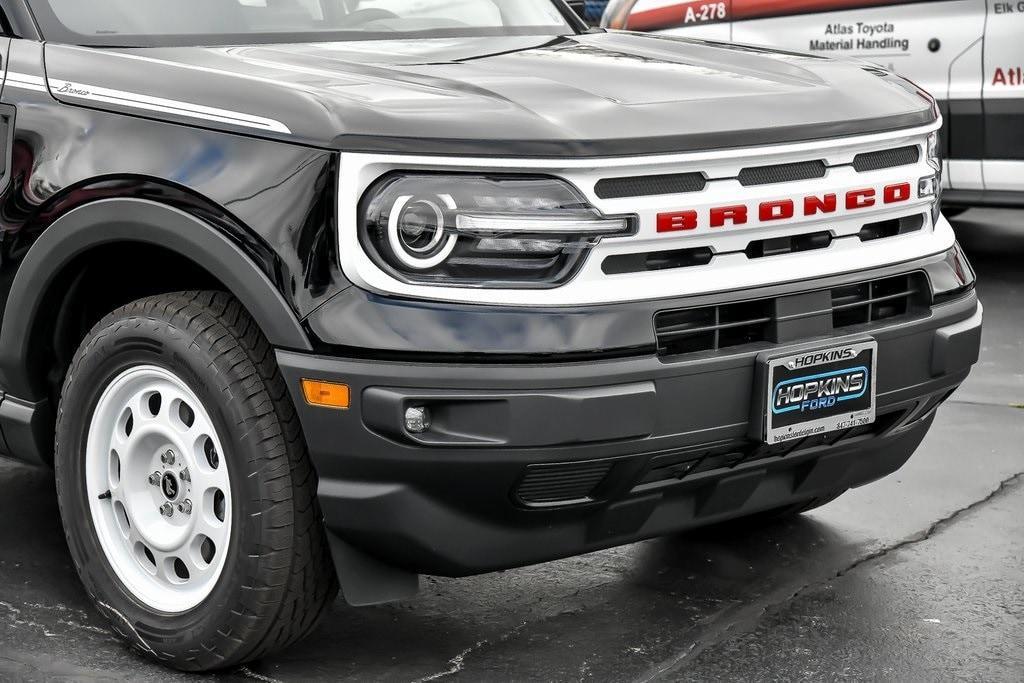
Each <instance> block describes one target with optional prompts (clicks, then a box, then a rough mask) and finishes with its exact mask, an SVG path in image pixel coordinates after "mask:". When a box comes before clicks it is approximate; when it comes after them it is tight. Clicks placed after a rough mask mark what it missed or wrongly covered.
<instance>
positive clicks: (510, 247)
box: [359, 174, 636, 288]
mask: <svg viewBox="0 0 1024 683" xmlns="http://www.w3.org/2000/svg"><path fill="white" fill-rule="evenodd" d="M635 231H636V219H635V217H632V216H612V217H609V216H605V215H603V214H602V213H601V212H600V211H598V210H597V209H596V208H594V207H592V206H590V204H589V203H588V202H587V200H586V198H584V197H583V196H582V195H581V194H580V193H579V192H578V191H577V190H576V189H575V188H573V187H572V186H571V185H569V184H568V183H565V182H563V181H560V180H558V179H555V178H546V177H531V176H513V175H507V176H502V175H486V176H485V175H435V174H393V175H390V176H387V177H385V178H384V179H382V180H380V181H379V182H377V183H376V184H375V185H374V186H373V187H371V188H370V189H369V190H368V191H367V193H366V195H365V197H364V199H363V201H362V202H361V204H360V222H359V233H360V240H361V242H362V244H363V248H364V249H365V250H366V252H367V253H368V254H369V255H370V257H371V258H372V259H373V260H374V262H376V263H377V265H378V266H380V267H381V268H383V269H384V270H386V271H387V272H389V273H391V274H392V275H394V276H396V277H398V278H399V279H402V280H405V281H407V282H419V283H426V284H432V285H441V286H461V287H508V288H531V287H532V288H536V287H555V286H558V285H560V284H562V283H564V282H566V281H567V280H569V279H570V278H571V277H572V276H573V275H574V274H575V273H576V272H577V271H578V270H579V268H580V266H582V264H583V262H584V261H585V260H586V256H587V253H588V252H589V251H590V249H592V248H593V247H594V245H596V244H597V243H598V242H599V241H600V240H601V239H602V238H605V237H624V236H628V235H631V234H633V233H634V232H635Z"/></svg>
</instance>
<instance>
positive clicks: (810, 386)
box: [772, 365, 869, 415]
mask: <svg viewBox="0 0 1024 683" xmlns="http://www.w3.org/2000/svg"><path fill="white" fill-rule="evenodd" d="M868 377H869V370H868V369H867V368H866V367H865V366H863V365H859V366H857V367H853V368H847V369H844V370H835V371H832V372H823V373H819V374H816V375H808V376H806V377H796V378H794V379H788V380H786V381H784V382H779V383H778V384H776V385H775V389H774V390H773V391H772V412H773V413H775V414H776V415H781V414H783V413H793V412H796V411H800V412H801V413H814V412H816V411H819V410H824V409H826V408H833V407H835V406H836V405H838V404H840V403H842V402H844V401H852V400H854V399H858V398H861V397H862V396H864V394H865V393H866V392H867V390H868Z"/></svg>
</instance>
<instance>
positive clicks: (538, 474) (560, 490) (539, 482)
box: [515, 461, 612, 507]
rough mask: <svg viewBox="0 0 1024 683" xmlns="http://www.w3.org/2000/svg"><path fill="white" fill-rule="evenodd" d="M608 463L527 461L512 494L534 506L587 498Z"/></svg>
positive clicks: (567, 502)
mask: <svg viewBox="0 0 1024 683" xmlns="http://www.w3.org/2000/svg"><path fill="white" fill-rule="evenodd" d="M611 467H612V464H611V463H610V462H607V461H605V462H580V463H567V464H558V465H531V466H530V467H528V468H527V470H526V476H525V477H523V480H522V482H520V484H519V486H518V488H517V489H516V492H515V495H516V497H517V498H518V499H519V500H520V501H521V502H522V503H523V504H525V505H528V506H538V507H541V506H550V505H568V504H572V503H583V502H587V501H589V500H591V495H592V494H593V492H594V490H595V489H596V488H597V487H598V485H600V483H601V482H602V481H603V480H604V478H605V477H606V476H607V475H608V471H609V470H610V469H611Z"/></svg>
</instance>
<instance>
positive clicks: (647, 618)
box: [256, 517, 852, 680]
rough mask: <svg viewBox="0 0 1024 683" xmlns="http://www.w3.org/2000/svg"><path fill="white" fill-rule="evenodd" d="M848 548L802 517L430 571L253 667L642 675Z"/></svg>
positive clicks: (377, 675)
mask: <svg viewBox="0 0 1024 683" xmlns="http://www.w3.org/2000/svg"><path fill="white" fill-rule="evenodd" d="M851 547H852V546H851V545H850V544H848V543H847V541H846V540H845V539H844V537H843V535H842V534H841V533H840V532H839V531H838V530H835V529H832V528H831V527H829V526H828V525H827V524H824V523H822V522H820V521H817V520H815V519H813V518H810V517H801V518H795V519H791V520H786V521H781V522H776V523H768V524H764V525H761V526H757V527H746V528H743V527H740V526H738V525H730V526H727V527H715V528H713V529H708V530H703V531H700V532H693V533H688V534H681V535H676V536H671V537H666V538H662V539H655V540H651V541H646V542H642V543H639V544H634V545H631V546H624V547H622V548H615V549H610V550H606V551H601V552H597V553H592V554H590V555H587V556H584V557H581V558H570V559H566V560H561V561H557V562H553V563H549V564H546V565H540V566H538V567H526V568H522V569H517V570H510V571H506V572H501V573H497V574H491V575H487V576H483V577H473V578H468V579H438V578H428V579H426V581H425V583H424V591H423V593H422V594H421V596H420V597H419V598H418V599H417V600H415V601H410V602H407V603H402V604H399V605H390V606H382V607H376V608H369V609H361V610H356V609H351V608H348V607H346V606H345V605H344V604H343V603H342V602H341V601H339V602H338V603H336V604H335V606H334V607H333V609H332V610H331V612H330V614H329V615H328V617H327V618H326V619H325V620H324V622H323V623H322V624H321V626H320V628H319V629H318V630H317V632H316V633H315V634H314V635H313V636H312V637H311V638H310V639H309V640H307V641H306V642H304V643H302V644H300V645H299V646H298V647H297V648H295V649H293V650H291V651H290V652H287V653H284V654H282V655H281V656H279V657H276V658H271V659H268V660H266V661H264V662H262V663H261V664H260V666H259V667H258V668H256V670H257V671H259V672H260V673H261V674H264V675H268V676H272V677H274V678H280V679H285V680H287V679H290V678H293V677H310V676H312V677H316V676H323V677H325V678H326V677H338V678H345V677H352V678H354V679H355V678H358V679H361V680H374V679H387V680H395V679H408V680H417V679H421V678H426V677H429V676H431V675H435V674H440V673H443V672H446V671H451V672H452V673H463V674H465V676H466V678H468V679H471V680H472V679H474V678H483V679H488V678H493V677H498V678H501V672H508V673H511V672H513V671H514V672H516V675H517V676H522V677H523V678H524V679H532V678H533V677H534V676H535V675H536V676H538V677H541V678H547V679H549V680H566V679H570V678H580V677H584V676H581V673H586V670H588V669H591V668H592V669H593V670H594V671H595V672H600V675H599V676H600V677H601V678H606V679H623V678H629V677H636V676H639V675H642V674H643V673H644V672H646V671H647V670H649V669H651V668H653V667H656V666H657V665H658V664H659V663H660V662H662V661H663V660H666V659H669V658H671V657H672V656H673V655H674V654H675V653H677V652H679V651H686V650H688V649H689V648H690V647H691V646H692V645H693V643H695V642H696V641H697V640H699V639H700V638H702V637H703V636H704V635H705V634H706V632H707V631H708V630H709V629H714V628H717V626H716V624H717V622H718V620H719V619H718V618H719V617H723V616H724V617H730V616H731V615H732V614H733V613H735V615H736V616H737V617H738V618H743V611H744V610H746V609H750V608H751V606H752V605H757V604H760V603H761V602H763V601H768V602H771V601H772V600H773V599H774V597H773V596H774V595H775V594H776V593H778V594H779V595H780V596H781V595H783V594H789V593H791V592H792V591H793V585H792V582H793V580H794V576H798V577H801V576H803V577H806V576H817V575H827V574H829V572H831V571H833V570H831V569H829V567H831V566H832V565H834V564H835V562H836V557H837V555H838V554H845V553H848V552H850V549H851ZM754 609H755V611H759V610H760V608H754ZM339 643H344V644H345V645H344V647H339V646H338V644H339ZM396 644H398V649H397V651H396V647H395V646H396ZM527 653H528V655H527ZM524 658H525V659H524ZM312 662H316V664H315V665H313V666H315V667H316V670H314V671H311V670H310V668H309V667H310V666H311V663H312ZM481 666H482V667H483V668H477V667H481ZM488 674H489V675H488Z"/></svg>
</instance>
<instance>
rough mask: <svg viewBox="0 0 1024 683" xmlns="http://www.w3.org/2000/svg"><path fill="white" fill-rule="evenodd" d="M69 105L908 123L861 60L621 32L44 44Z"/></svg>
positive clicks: (347, 135) (331, 140) (692, 145)
mask: <svg viewBox="0 0 1024 683" xmlns="http://www.w3.org/2000/svg"><path fill="white" fill-rule="evenodd" d="M46 67H47V78H48V80H49V87H50V91H51V93H52V94H53V95H54V97H56V98H57V99H59V100H61V101H64V102H67V103H69V104H75V105H82V106H89V107H95V108H102V109H110V110H114V111H119V112H123V113H127V114H133V115H138V116H147V117H152V118H157V119H163V120H170V121H174V122H181V123H188V124H192V125H203V126H207V127H214V128H223V129H226V130H231V131H233V132H240V133H246V134H257V135H263V136H268V137H274V138H280V139H285V140H290V141H293V142H299V143H302V144H310V145H316V146H320V147H329V148H334V149H343V150H359V151H386V152H412V153H428V154H432V153H442V154H486V155H492V154H509V155H522V156H601V155H620V154H643V153H658V152H680V151H692V150H702V149H711V148H723V147H732V146H741V145H742V146H746V145H754V144H769V143H779V142H793V141H801V140H812V139H821V138H827V137H835V136H840V135H851V134H859V133H870V132H879V131H883V130H891V129H894V128H903V127H909V126H914V125H921V124H925V123H928V122H930V121H933V120H934V119H935V118H936V116H937V114H936V113H935V109H934V106H933V104H932V103H931V102H930V101H929V100H928V99H927V96H925V95H923V94H921V93H919V92H917V91H916V89H915V88H913V87H912V86H910V85H909V84H908V83H907V82H906V81H903V80H901V79H898V78H894V77H892V76H890V75H887V74H886V73H885V72H883V71H881V70H879V69H877V68H873V67H869V66H864V65H861V64H857V63H852V62H840V61H833V60H828V59H822V58H819V57H813V56H808V55H798V54H793V53H785V52H779V51H772V50H767V49H761V48H752V47H745V46H737V45H731V44H723V43H711V42H704V41H695V40H688V39H679V38H670V37H665V36H652V35H643V34H633V33H614V32H613V33H604V32H597V33H588V34H584V35H578V36H567V37H551V36H518V37H508V38H443V39H417V40H387V41H378V40H374V41H350V42H339V43H310V44H282V45H259V46H235V47H208V48H147V49H119V50H118V49H93V48H80V47H70V46H60V45H53V44H50V45H47V47H46Z"/></svg>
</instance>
